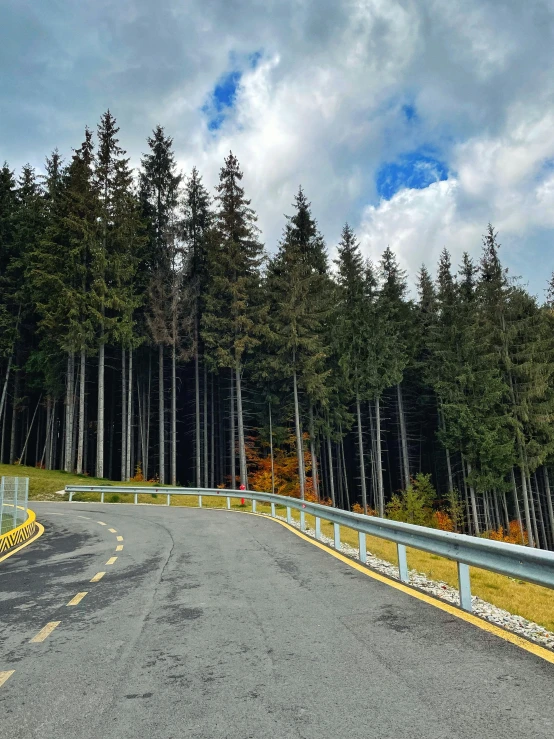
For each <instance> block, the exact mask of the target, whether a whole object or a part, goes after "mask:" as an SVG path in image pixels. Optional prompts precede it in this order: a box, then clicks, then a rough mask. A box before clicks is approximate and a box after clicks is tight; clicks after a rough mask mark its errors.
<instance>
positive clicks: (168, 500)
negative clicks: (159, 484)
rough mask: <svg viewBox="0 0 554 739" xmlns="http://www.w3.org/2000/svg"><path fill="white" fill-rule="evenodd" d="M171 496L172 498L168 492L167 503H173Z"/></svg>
mask: <svg viewBox="0 0 554 739" xmlns="http://www.w3.org/2000/svg"><path fill="white" fill-rule="evenodd" d="M170 498H171V496H170V494H169V493H168V494H167V505H171V501H170Z"/></svg>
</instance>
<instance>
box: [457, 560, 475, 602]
mask: <svg viewBox="0 0 554 739" xmlns="http://www.w3.org/2000/svg"><path fill="white" fill-rule="evenodd" d="M458 585H459V588H460V606H461V607H462V608H463V609H464V611H469V612H470V613H471V611H472V608H471V581H470V579H469V566H468V565H466V564H464V562H458Z"/></svg>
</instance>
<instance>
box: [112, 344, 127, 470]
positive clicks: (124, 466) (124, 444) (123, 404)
mask: <svg viewBox="0 0 554 739" xmlns="http://www.w3.org/2000/svg"><path fill="white" fill-rule="evenodd" d="M112 411H113V409H112ZM126 479H127V360H126V353H125V347H121V480H122V482H125V480H126Z"/></svg>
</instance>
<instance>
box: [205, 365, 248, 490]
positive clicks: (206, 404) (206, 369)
mask: <svg viewBox="0 0 554 739" xmlns="http://www.w3.org/2000/svg"><path fill="white" fill-rule="evenodd" d="M237 403H238V392H237ZM203 418H204V427H203V431H204V434H203V436H204V487H205V488H207V487H208V486H209V485H208V367H207V366H206V362H204V413H203ZM239 428H240V421H239ZM239 437H240V431H239ZM241 477H242V475H241Z"/></svg>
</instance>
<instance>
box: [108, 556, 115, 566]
mask: <svg viewBox="0 0 554 739" xmlns="http://www.w3.org/2000/svg"><path fill="white" fill-rule="evenodd" d="M116 559H117V557H110V558H109V560H108V561H107V562H106V564H107V565H113V563H114V562H115V560H116Z"/></svg>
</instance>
